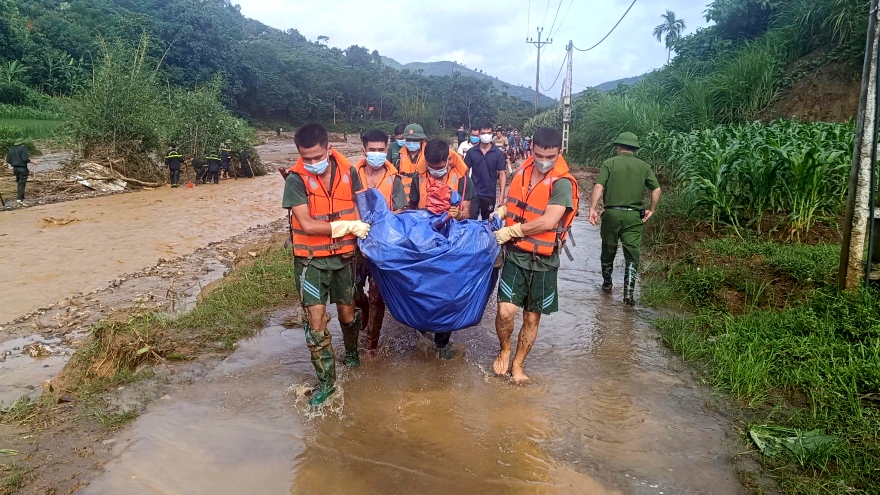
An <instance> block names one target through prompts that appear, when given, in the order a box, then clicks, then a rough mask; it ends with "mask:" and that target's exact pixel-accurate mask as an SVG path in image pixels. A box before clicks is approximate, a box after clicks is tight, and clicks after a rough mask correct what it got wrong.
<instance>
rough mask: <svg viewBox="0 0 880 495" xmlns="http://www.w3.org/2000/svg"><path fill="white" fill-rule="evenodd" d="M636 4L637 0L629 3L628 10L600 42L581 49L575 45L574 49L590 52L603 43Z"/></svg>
mask: <svg viewBox="0 0 880 495" xmlns="http://www.w3.org/2000/svg"><path fill="white" fill-rule="evenodd" d="M635 4H636V0H633V3H631V4H629V8H628V9H626V12H624V13H623V16H621V18H620V20H618V21H617V24H615V25H614V27H613V28H611V31H608V34H606V35H605V37H604V38H602V39H601V40H599V42H598V43H596V44H595V45H593V46H591V47H589V48H587V49H581V48H578V47H576V46H575V47H574V49H575V50H577V51H579V52H588V51H590V50H592V49H593V48H596V47H597V46H599V45H601V44H602V42H603V41H605V40H606V39H607V38H608V37H609V36H611V33H613V32H614V30H615V29H617V26H619V25H620V23H621V22H623V19H624V17H626V14H629V11H630V10H631V9H632V8H633V5H635Z"/></svg>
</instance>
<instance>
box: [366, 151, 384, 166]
mask: <svg viewBox="0 0 880 495" xmlns="http://www.w3.org/2000/svg"><path fill="white" fill-rule="evenodd" d="M367 164H368V165H369V166H371V167H373V168H382V167H384V166H385V153H382V152H380V151H368V152H367Z"/></svg>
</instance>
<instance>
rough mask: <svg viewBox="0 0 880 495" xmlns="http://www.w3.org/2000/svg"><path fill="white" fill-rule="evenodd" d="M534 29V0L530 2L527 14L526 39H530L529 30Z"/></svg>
mask: <svg viewBox="0 0 880 495" xmlns="http://www.w3.org/2000/svg"><path fill="white" fill-rule="evenodd" d="M531 27H532V0H529V13H528V14H526V38H528V37H529V29H530V28H531Z"/></svg>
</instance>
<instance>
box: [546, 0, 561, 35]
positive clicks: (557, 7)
mask: <svg viewBox="0 0 880 495" xmlns="http://www.w3.org/2000/svg"><path fill="white" fill-rule="evenodd" d="M561 7H562V0H559V5H557V6H556V14H554V15H553V24H550V31H548V32H549V33H552V32H553V28H554V27H556V19H558V18H559V9H560V8H561Z"/></svg>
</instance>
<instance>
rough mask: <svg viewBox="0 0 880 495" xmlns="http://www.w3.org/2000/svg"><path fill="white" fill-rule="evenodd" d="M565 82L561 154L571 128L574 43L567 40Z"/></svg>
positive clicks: (565, 147)
mask: <svg viewBox="0 0 880 495" xmlns="http://www.w3.org/2000/svg"><path fill="white" fill-rule="evenodd" d="M565 50H566V52H565V56H566V57H567V60H566V61H565V64H566V66H567V67H566V69H565V80H563V81H562V98H561V101H562V152H563V153H568V134H569V132H570V130H571V129H570V128H571V79H572V75H571V69H572V62H571V56H572V54H573V52H574V43H573V42H572V41H571V40H569V42H568V46H566V47H565Z"/></svg>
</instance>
